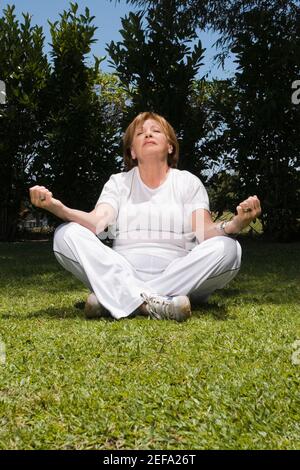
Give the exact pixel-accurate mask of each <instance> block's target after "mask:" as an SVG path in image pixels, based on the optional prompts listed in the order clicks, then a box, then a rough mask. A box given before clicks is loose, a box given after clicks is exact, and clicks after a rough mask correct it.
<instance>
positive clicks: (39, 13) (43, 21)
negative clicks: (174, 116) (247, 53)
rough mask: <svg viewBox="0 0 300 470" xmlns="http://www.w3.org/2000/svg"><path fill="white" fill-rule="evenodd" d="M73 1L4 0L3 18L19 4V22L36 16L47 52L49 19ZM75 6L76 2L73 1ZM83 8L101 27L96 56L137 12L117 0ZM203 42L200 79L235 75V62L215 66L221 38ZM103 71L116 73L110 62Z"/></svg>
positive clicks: (86, 0) (0, 4)
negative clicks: (5, 11)
mask: <svg viewBox="0 0 300 470" xmlns="http://www.w3.org/2000/svg"><path fill="white" fill-rule="evenodd" d="M69 3H70V2H69V0H4V1H3V0H0V15H1V16H2V15H3V8H5V6H6V5H8V4H9V5H15V6H16V9H15V13H16V15H17V17H18V19H20V18H21V13H22V12H25V13H27V12H28V13H30V14H31V15H32V24H38V25H39V26H42V27H43V31H44V35H45V51H46V52H48V51H49V46H48V43H49V42H51V37H50V32H49V25H48V23H47V20H48V19H49V20H50V21H51V22H53V21H55V20H58V19H59V14H60V13H62V12H63V10H65V9H68V6H69ZM73 3H75V1H73ZM77 3H78V5H79V12H84V9H85V7H88V8H89V10H90V13H91V15H93V16H95V20H94V24H95V26H97V27H98V29H97V31H96V33H95V39H97V42H96V43H95V44H94V45H93V48H92V54H94V55H96V56H105V55H107V53H106V51H105V47H106V46H105V45H106V44H107V43H109V42H110V41H112V40H113V41H118V40H120V39H121V36H120V34H119V29H120V28H121V18H122V17H124V16H125V15H126V14H128V12H129V11H133V6H132V5H128V4H127V3H126V1H125V0H121V1H120V2H118V3H116V2H115V1H114V0H113V1H112V2H110V1H109V0H77ZM200 39H201V40H202V45H203V47H205V48H206V51H205V58H204V60H203V62H204V66H203V67H202V68H201V70H200V76H203V75H204V74H205V73H207V72H210V74H209V77H210V78H211V77H215V78H226V77H228V76H230V75H232V73H233V70H234V64H233V62H232V60H228V61H227V63H226V64H225V70H224V71H223V70H222V69H220V68H217V66H213V61H212V57H213V55H214V54H215V49H214V48H213V47H212V46H213V43H214V42H215V41H216V39H217V36H216V35H215V34H211V33H201V34H200ZM101 68H102V70H103V71H107V72H112V71H113V69H112V68H111V67H110V66H109V65H108V62H107V59H106V60H105V61H104V62H102V65H101Z"/></svg>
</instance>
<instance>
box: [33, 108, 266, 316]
mask: <svg viewBox="0 0 300 470" xmlns="http://www.w3.org/2000/svg"><path fill="white" fill-rule="evenodd" d="M123 143H124V160H125V169H126V171H124V172H122V173H118V174H114V175H112V176H111V177H110V179H109V180H108V181H107V183H106V184H105V185H104V187H103V190H102V192H101V194H100V197H99V199H98V201H97V204H96V206H95V208H94V209H93V210H92V211H91V212H83V211H78V210H75V209H71V208H69V207H66V206H65V205H64V204H63V203H62V202H61V201H59V200H57V199H54V197H53V196H52V193H51V192H50V191H49V190H48V189H47V188H45V187H43V186H34V187H32V188H31V189H30V197H31V202H32V204H34V205H35V206H37V207H40V208H43V209H46V210H48V211H50V212H51V213H53V214H55V215H56V216H57V217H59V218H61V219H62V220H64V221H66V223H64V224H62V225H60V226H59V227H58V228H57V229H56V232H55V235H54V253H55V256H56V258H57V260H58V261H59V263H61V265H62V266H63V267H64V268H65V269H67V270H68V271H70V272H71V273H73V274H74V275H75V276H76V277H77V278H78V279H80V280H81V281H82V282H83V283H84V284H85V285H86V286H87V287H88V288H89V289H90V291H91V294H90V295H89V297H88V299H87V302H86V306H85V312H86V315H87V316H88V317H95V316H106V315H111V316H112V317H114V318H116V319H119V318H124V317H129V316H132V315H135V314H146V315H149V316H150V317H152V318H155V319H173V320H177V321H183V320H186V319H187V318H189V317H190V316H191V304H190V300H193V301H196V302H199V301H203V300H206V299H207V298H208V297H209V295H210V294H212V293H213V292H214V291H215V290H216V289H220V288H222V287H224V286H225V285H226V284H227V283H228V282H230V281H231V280H232V279H233V278H234V277H235V276H236V274H237V273H238V271H239V269H240V264H241V247H240V245H239V243H238V242H237V241H236V240H235V239H234V238H233V236H234V235H236V234H238V233H239V232H240V231H241V230H242V229H243V228H244V227H246V226H247V225H248V224H249V223H250V222H251V221H252V220H253V219H255V218H256V217H258V216H259V215H260V213H261V208H260V202H259V199H258V198H257V196H250V197H249V198H248V199H246V200H245V201H243V202H241V203H240V204H239V205H238V206H237V215H235V216H234V217H233V218H232V220H230V221H229V222H222V223H219V222H217V223H214V222H213V220H212V217H211V214H210V210H209V201H208V196H207V192H206V190H205V188H204V186H203V184H202V183H201V181H200V180H199V178H198V177H196V176H195V175H193V174H191V173H190V172H188V171H185V170H182V171H180V170H178V169H177V168H176V166H177V162H178V156H179V147H178V142H177V139H176V135H175V132H174V129H173V128H172V126H171V125H170V124H169V123H168V122H167V121H166V120H165V119H164V118H163V117H161V116H159V115H157V114H155V113H149V112H146V113H141V114H139V115H138V116H137V117H136V118H135V119H134V120H133V122H132V123H131V124H130V125H129V126H128V128H127V130H126V132H125V134H124V137H123ZM107 228H108V229H109V231H108V233H109V234H113V238H114V240H113V247H112V248H110V247H109V246H107V245H106V244H104V243H103V242H102V241H101V238H102V239H103V236H104V233H105V234H106V233H107V232H104V230H105V229H107Z"/></svg>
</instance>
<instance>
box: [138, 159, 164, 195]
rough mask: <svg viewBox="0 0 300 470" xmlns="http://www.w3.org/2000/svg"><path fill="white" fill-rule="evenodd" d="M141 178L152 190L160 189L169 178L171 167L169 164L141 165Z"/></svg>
mask: <svg viewBox="0 0 300 470" xmlns="http://www.w3.org/2000/svg"><path fill="white" fill-rule="evenodd" d="M138 167H139V172H140V177H141V179H142V181H143V183H145V184H146V185H147V186H149V187H150V188H152V189H154V188H158V186H160V185H161V184H162V183H163V182H164V181H165V180H166V178H167V174H168V171H169V169H170V168H169V166H168V163H167V162H155V163H154V162H153V163H149V162H148V163H147V164H145V163H141V162H140V163H139V165H138Z"/></svg>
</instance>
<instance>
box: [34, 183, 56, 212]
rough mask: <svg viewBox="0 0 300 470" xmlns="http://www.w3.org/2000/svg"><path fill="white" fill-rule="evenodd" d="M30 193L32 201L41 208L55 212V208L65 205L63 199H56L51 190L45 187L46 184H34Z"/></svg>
mask: <svg viewBox="0 0 300 470" xmlns="http://www.w3.org/2000/svg"><path fill="white" fill-rule="evenodd" d="M29 193H30V201H31V203H32V204H33V205H34V206H36V207H40V208H41V209H46V210H48V211H50V212H53V209H57V208H59V207H61V206H62V205H63V204H62V202H61V201H59V200H58V199H54V197H53V196H52V193H51V191H49V190H48V189H47V188H45V186H33V187H32V188H30V189H29Z"/></svg>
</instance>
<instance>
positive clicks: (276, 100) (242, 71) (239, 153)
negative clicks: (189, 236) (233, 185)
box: [223, 8, 300, 241]
mask: <svg viewBox="0 0 300 470" xmlns="http://www.w3.org/2000/svg"><path fill="white" fill-rule="evenodd" d="M243 25H244V27H243V30H242V31H240V32H236V33H235V36H233V38H232V41H233V47H232V51H233V52H234V53H235V54H236V56H237V62H238V64H239V66H238V71H237V73H236V76H235V80H234V82H233V83H232V85H231V86H230V87H229V88H231V94H230V96H231V102H227V105H228V106H227V111H226V106H225V107H223V110H224V111H225V113H224V119H225V121H226V123H227V130H226V132H225V136H226V139H227V142H229V145H230V146H231V148H232V153H231V155H229V156H228V159H227V162H229V163H230V166H231V168H232V169H234V170H235V171H236V172H238V174H239V175H240V188H239V195H240V197H241V198H243V197H246V196H247V195H248V194H258V195H259V196H260V198H261V199H262V205H263V216H262V222H263V226H264V231H265V234H266V235H268V237H269V238H271V239H273V240H281V241H287V240H291V239H294V238H295V237H296V236H297V234H299V216H300V213H299V207H300V197H299V196H300V195H299V182H300V181H299V171H298V170H299V163H300V159H299V156H300V137H299V133H298V129H299V126H300V109H299V107H297V106H295V105H294V106H293V105H292V103H291V83H292V82H293V80H294V79H295V77H297V76H299V74H300V60H299V51H300V29H299V25H298V24H297V22H296V21H295V18H294V17H293V16H289V15H286V13H285V12H278V11H277V10H273V11H272V9H271V8H270V9H269V10H268V11H267V10H260V8H257V9H253V10H251V11H249V12H246V13H245V14H244V17H243Z"/></svg>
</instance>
